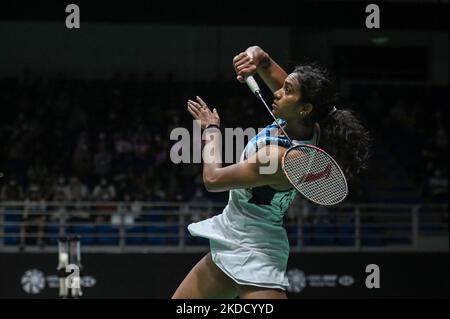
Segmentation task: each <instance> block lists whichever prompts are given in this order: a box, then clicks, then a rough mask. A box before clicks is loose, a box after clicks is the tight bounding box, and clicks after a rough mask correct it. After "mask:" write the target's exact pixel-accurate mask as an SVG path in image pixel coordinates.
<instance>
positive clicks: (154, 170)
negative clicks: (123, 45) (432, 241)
mask: <svg viewBox="0 0 450 319" xmlns="http://www.w3.org/2000/svg"><path fill="white" fill-rule="evenodd" d="M355 91H356V92H359V95H358V94H356V93H355V94H354V95H352V96H349V97H344V98H343V100H344V101H345V100H347V101H350V102H351V103H350V104H354V105H356V106H358V107H357V112H358V113H359V114H360V115H361V117H362V118H363V120H364V121H365V122H366V123H367V125H368V126H369V128H370V129H371V131H372V134H373V135H374V138H375V139H379V140H382V141H383V143H384V144H386V145H390V147H391V149H392V150H393V152H392V156H393V157H394V158H395V159H396V160H397V161H398V162H400V163H402V164H401V165H403V166H404V167H405V170H406V171H407V172H408V174H410V175H411V176H412V180H413V182H414V183H415V185H416V186H417V188H419V189H421V193H422V195H423V197H424V198H427V199H429V200H431V201H432V200H433V199H436V200H440V199H441V198H448V169H447V162H448V113H447V108H448V90H447V91H446V90H444V92H441V91H442V90H441V91H439V92H438V94H437V95H436V94H435V92H434V91H432V90H428V91H430V92H429V94H419V95H414V94H411V92H410V90H408V89H404V92H403V91H401V90H398V89H397V88H391V89H390V90H384V89H382V88H365V91H364V90H359V88H356V89H355ZM266 93H267V92H266ZM195 95H200V96H202V97H203V98H204V100H205V101H206V102H207V103H209V104H210V105H211V106H214V107H217V109H218V111H219V114H220V116H221V119H222V123H223V126H224V127H225V126H226V127H238V126H240V127H244V128H245V127H263V126H265V125H267V124H268V123H269V122H270V116H269V115H268V114H267V112H262V111H261V112H260V111H257V110H260V108H261V106H260V105H259V104H258V101H256V99H254V98H253V96H251V95H250V94H249V93H248V90H247V88H246V87H244V86H243V85H239V84H238V83H237V82H236V83H235V82H228V81H224V80H222V79H221V78H220V77H218V78H217V80H216V81H212V82H195V83H192V82H184V81H178V80H177V79H176V78H175V76H174V75H173V74H167V76H165V77H164V78H158V79H154V77H153V75H152V74H151V73H146V74H134V73H129V74H121V73H116V74H114V75H113V76H112V77H111V78H109V79H101V80H100V79H76V78H69V77H66V76H64V75H62V74H59V75H57V76H55V77H45V76H42V75H39V74H34V73H32V72H30V71H25V72H24V74H23V76H22V77H20V78H2V79H0V105H1V107H2V110H3V112H2V117H1V120H0V138H1V140H2V143H1V145H0V151H1V154H2V157H1V159H0V172H2V174H3V175H4V176H3V177H2V178H0V196H1V197H0V198H1V200H2V201H22V200H29V201H104V202H108V201H125V202H133V201H202V200H222V201H226V199H227V195H226V194H208V193H207V192H205V189H204V188H203V185H202V180H201V164H181V165H175V164H173V163H172V162H171V161H170V158H169V152H170V148H171V147H172V145H173V144H174V142H175V141H171V140H170V138H169V136H170V132H171V130H172V129H173V128H174V127H186V128H188V129H189V130H191V129H192V119H191V116H190V115H189V114H188V112H187V110H186V107H185V105H186V100H187V99H188V98H192V97H193V96H195ZM416 96H420V98H419V99H417V98H416ZM430 96H432V97H433V98H432V99H429V97H430ZM191 146H192V145H191ZM356 194H357V193H356ZM355 196H357V195H355ZM357 199H358V198H356V200H357Z"/></svg>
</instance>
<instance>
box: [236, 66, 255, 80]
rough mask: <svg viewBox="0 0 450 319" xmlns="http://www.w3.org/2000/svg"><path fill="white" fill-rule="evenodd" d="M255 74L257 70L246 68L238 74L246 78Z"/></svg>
mask: <svg viewBox="0 0 450 319" xmlns="http://www.w3.org/2000/svg"><path fill="white" fill-rule="evenodd" d="M253 73H255V69H254V68H252V67H249V68H244V69H242V70H240V71H239V72H238V75H241V76H243V77H244V78H245V77H247V76H249V75H252V74H253Z"/></svg>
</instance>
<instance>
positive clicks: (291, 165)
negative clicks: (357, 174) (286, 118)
mask: <svg viewBox="0 0 450 319" xmlns="http://www.w3.org/2000/svg"><path fill="white" fill-rule="evenodd" d="M281 163H282V169H283V172H284V174H285V176H286V177H287V179H288V180H289V182H290V183H291V184H292V186H294V187H295V188H296V189H297V191H299V192H300V194H302V195H303V196H305V197H306V198H307V199H308V200H310V201H312V202H313V203H316V204H318V205H322V206H333V205H336V204H338V203H340V202H342V201H343V200H344V199H345V198H346V197H347V195H348V185H347V179H346V178H345V175H344V173H343V171H342V169H341V168H340V167H339V165H338V164H337V162H336V161H335V160H334V158H332V157H331V156H330V155H329V154H328V153H327V152H325V151H324V150H322V149H321V148H319V147H317V146H315V145H310V144H299V145H294V146H292V147H290V148H289V149H288V150H287V151H286V153H284V155H283V157H282V161H281Z"/></svg>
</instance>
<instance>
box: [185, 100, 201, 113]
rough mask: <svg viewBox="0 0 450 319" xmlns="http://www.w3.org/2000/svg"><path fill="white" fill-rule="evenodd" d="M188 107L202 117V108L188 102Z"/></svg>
mask: <svg viewBox="0 0 450 319" xmlns="http://www.w3.org/2000/svg"><path fill="white" fill-rule="evenodd" d="M188 107H189V108H190V109H191V110H192V111H193V112H194V113H195V114H196V115H197V116H198V115H200V112H201V110H200V106H198V105H194V104H193V103H190V102H188Z"/></svg>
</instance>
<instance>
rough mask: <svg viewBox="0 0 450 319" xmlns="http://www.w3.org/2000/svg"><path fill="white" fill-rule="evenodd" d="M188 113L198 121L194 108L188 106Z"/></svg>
mask: <svg viewBox="0 0 450 319" xmlns="http://www.w3.org/2000/svg"><path fill="white" fill-rule="evenodd" d="M187 108H188V111H189V113H191V115H192V116H193V117H194V119H198V115H197V114H196V113H195V112H194V111H193V110H192V107H191V106H190V105H188V107H187Z"/></svg>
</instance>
